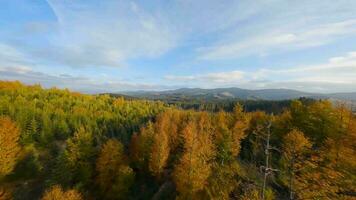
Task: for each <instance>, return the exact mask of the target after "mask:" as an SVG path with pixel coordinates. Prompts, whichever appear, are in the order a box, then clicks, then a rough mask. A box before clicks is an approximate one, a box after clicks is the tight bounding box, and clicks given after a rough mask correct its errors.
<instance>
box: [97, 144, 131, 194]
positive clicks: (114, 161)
mask: <svg viewBox="0 0 356 200" xmlns="http://www.w3.org/2000/svg"><path fill="white" fill-rule="evenodd" d="M96 169H97V172H98V176H97V183H98V185H99V187H100V189H101V192H102V194H103V196H104V197H105V198H106V199H125V197H127V194H128V192H129V189H130V187H131V185H132V183H133V181H134V172H133V170H132V169H131V168H130V167H129V166H128V165H127V158H126V156H125V153H124V147H123V145H122V144H121V143H120V142H119V141H117V140H115V139H110V140H108V141H107V142H106V143H105V144H104V145H103V147H102V149H101V152H100V154H99V158H98V160H97V163H96Z"/></svg>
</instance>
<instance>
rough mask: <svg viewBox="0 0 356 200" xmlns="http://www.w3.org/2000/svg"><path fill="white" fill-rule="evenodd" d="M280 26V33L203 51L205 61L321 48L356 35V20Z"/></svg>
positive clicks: (260, 35) (272, 33)
mask: <svg viewBox="0 0 356 200" xmlns="http://www.w3.org/2000/svg"><path fill="white" fill-rule="evenodd" d="M283 28H284V27H278V29H277V30H272V31H267V32H262V33H260V34H256V35H254V36H251V37H248V38H245V39H241V40H240V39H238V40H237V41H225V42H223V43H222V44H218V45H216V46H212V47H206V48H200V49H198V51H199V52H200V53H201V55H200V58H201V59H208V60H212V59H231V58H237V57H241V56H244V55H250V54H269V53H273V52H275V51H277V52H278V51H286V50H294V49H303V48H309V47H314V46H321V45H325V44H328V43H330V42H333V41H335V40H336V39H338V38H339V37H343V36H355V34H356V18H355V19H352V20H345V21H341V22H336V23H328V24H322V25H315V27H311V28H308V29H306V28H305V27H295V28H294V30H293V29H292V30H291V29H290V28H289V27H288V28H285V29H284V30H283Z"/></svg>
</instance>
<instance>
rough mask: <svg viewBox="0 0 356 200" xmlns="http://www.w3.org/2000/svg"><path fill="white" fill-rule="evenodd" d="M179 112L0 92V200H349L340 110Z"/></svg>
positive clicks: (118, 101) (353, 131)
mask: <svg viewBox="0 0 356 200" xmlns="http://www.w3.org/2000/svg"><path fill="white" fill-rule="evenodd" d="M202 104H203V103H202ZM177 105H178V103H177V104H175V105H165V104H164V103H162V102H154V101H147V100H127V99H125V98H122V97H120V98H116V97H112V96H109V95H84V94H80V93H73V92H70V91H68V90H60V89H56V88H51V89H42V88H41V87H40V86H39V85H34V86H25V85H22V84H21V83H19V82H1V81H0V199H19V200H21V199H30V200H31V199H44V200H47V199H48V200H49V199H51V200H62V199H69V200H70V199H73V200H77V199H78V200H79V199H132V200H134V199H156V200H157V199H192V200H193V199H194V200H209V199H211V200H225V199H236V200H239V199H243V200H250V199H251V200H253V199H256V200H260V199H261V198H262V197H264V199H265V200H272V199H295V200H298V199H299V200H301V199H311V200H318V199H323V200H324V199H326V200H334V199H335V200H339V199H341V200H348V199H355V197H356V195H355V194H356V189H355V183H356V143H355V141H356V117H355V114H354V113H352V111H351V110H352V109H351V106H350V104H345V103H341V104H337V103H335V102H333V103H332V102H330V101H326V100H319V101H317V100H310V101H305V102H303V101H299V100H294V101H292V103H291V104H290V106H289V107H288V108H286V109H285V110H284V111H283V112H281V113H279V114H275V115H273V114H271V113H266V112H263V111H256V112H245V110H244V108H245V107H244V106H243V105H240V104H236V105H235V107H234V109H231V110H230V111H229V112H227V111H223V110H217V109H215V110H214V112H206V111H197V110H183V109H179V108H178V107H177ZM267 144H268V147H269V148H268V149H267ZM266 152H268V155H269V156H268V157H267V156H266V155H267V153H266ZM266 162H267V163H268V170H267V169H266V168H267V167H266ZM263 185H264V186H263Z"/></svg>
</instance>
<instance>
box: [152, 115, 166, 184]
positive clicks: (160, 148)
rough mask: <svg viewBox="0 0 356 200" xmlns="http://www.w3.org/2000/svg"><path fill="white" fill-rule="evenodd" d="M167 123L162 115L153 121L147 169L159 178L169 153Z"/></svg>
mask: <svg viewBox="0 0 356 200" xmlns="http://www.w3.org/2000/svg"><path fill="white" fill-rule="evenodd" d="M168 123H169V121H168V120H167V119H165V118H162V117H161V118H159V119H158V121H157V122H156V123H155V134H154V135H153V143H152V148H151V153H150V158H149V159H150V160H149V170H150V172H151V173H152V174H153V175H154V176H156V177H157V178H158V179H159V178H161V175H162V173H163V170H164V168H165V166H166V164H167V160H168V157H169V153H170V145H169V134H168Z"/></svg>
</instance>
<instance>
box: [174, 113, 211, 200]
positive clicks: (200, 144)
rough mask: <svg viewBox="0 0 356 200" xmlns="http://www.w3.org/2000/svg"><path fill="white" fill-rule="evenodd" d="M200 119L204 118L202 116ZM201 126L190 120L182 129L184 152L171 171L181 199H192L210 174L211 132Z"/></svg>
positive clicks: (201, 188)
mask: <svg viewBox="0 0 356 200" xmlns="http://www.w3.org/2000/svg"><path fill="white" fill-rule="evenodd" d="M200 120H203V121H205V120H206V119H205V117H204V116H203V117H202V118H201V119H200ZM198 124H202V123H199V122H198ZM202 128H203V127H202V126H200V125H198V126H197V124H196V122H195V120H191V121H190V122H188V124H187V126H186V127H185V129H184V130H183V139H184V153H183V155H182V157H181V158H180V160H179V163H178V164H177V165H176V166H175V168H174V172H173V176H174V180H175V184H176V187H177V191H178V192H179V198H181V199H194V197H195V195H196V194H197V192H199V191H201V190H203V188H204V186H205V185H206V182H207V179H208V177H209V176H210V174H211V163H210V161H211V159H212V158H213V155H214V150H213V144H212V141H211V133H209V132H206V130H204V129H202Z"/></svg>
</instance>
